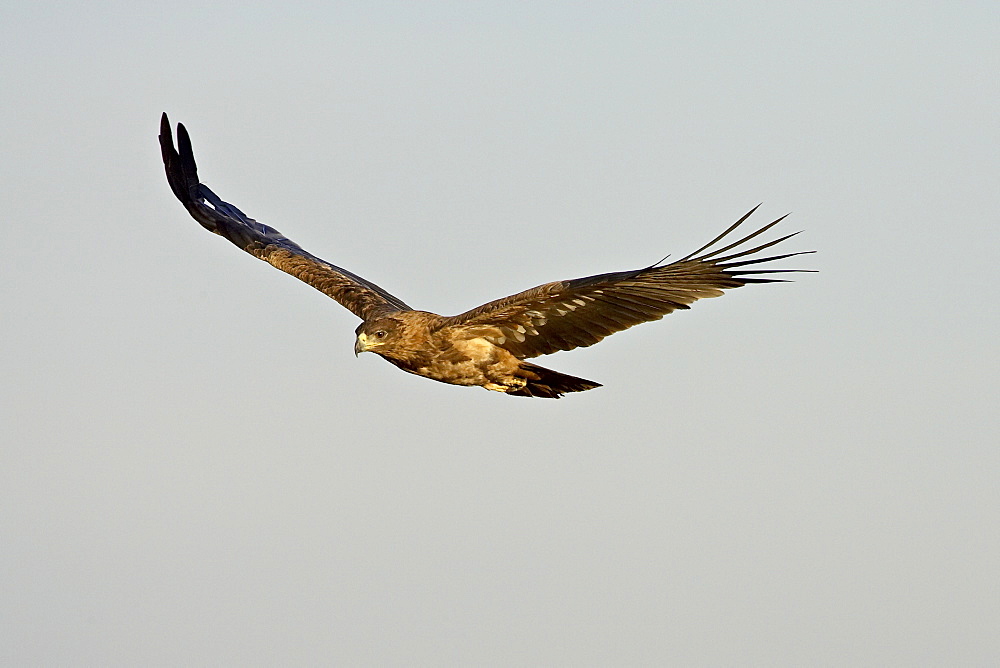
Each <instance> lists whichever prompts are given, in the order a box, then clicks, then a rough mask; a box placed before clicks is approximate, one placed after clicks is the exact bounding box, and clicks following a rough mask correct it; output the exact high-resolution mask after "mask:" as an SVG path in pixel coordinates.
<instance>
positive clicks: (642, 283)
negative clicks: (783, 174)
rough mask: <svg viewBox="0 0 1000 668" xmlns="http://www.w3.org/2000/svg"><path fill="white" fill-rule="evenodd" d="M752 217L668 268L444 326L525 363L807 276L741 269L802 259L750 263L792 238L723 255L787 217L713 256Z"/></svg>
mask: <svg viewBox="0 0 1000 668" xmlns="http://www.w3.org/2000/svg"><path fill="white" fill-rule="evenodd" d="M757 206H760V205H759V204H758V205H757ZM756 210H757V207H754V208H753V209H751V210H750V211H749V212H748V213H747V214H746V215H744V216H743V217H742V218H740V219H739V220H737V221H736V222H735V223H734V224H733V225H731V226H730V227H729V229H727V230H726V231H725V232H723V233H722V234H720V235H719V236H718V237H716V238H715V239H713V240H712V241H711V242H710V243H708V244H706V245H704V246H702V247H701V248H699V249H698V250H696V251H695V252H693V253H691V254H690V255H688V256H687V257H684V258H682V259H680V260H677V261H675V262H671V263H670V264H664V265H661V264H655V265H652V266H649V267H645V268H643V269H635V270H632V271H620V272H614V273H610V274H600V275H598V276H588V277H586V278H577V279H573V280H569V281H556V282H554V283H546V284H545V285H540V286H538V287H536V288H532V289H531V290H526V291H524V292H521V293H519V294H516V295H512V296H510V297H505V298H503V299H498V300H496V301H492V302H489V303H488V304H483V305H482V306H480V307H478V308H475V309H472V310H471V311H468V312H466V313H462V314H461V315H456V316H454V317H451V318H447V319H446V320H445V322H444V326H446V327H448V326H452V327H456V328H463V327H468V328H470V330H471V331H472V332H474V333H476V334H477V335H478V336H482V337H483V338H485V339H487V340H488V341H491V342H492V343H494V344H495V345H498V346H500V347H502V348H504V349H506V350H507V351H509V352H510V353H511V354H513V355H514V356H515V357H517V358H519V359H527V358H530V357H537V356H538V355H548V354H550V353H554V352H556V351H559V350H572V349H573V348H579V347H583V346H591V345H593V344H595V343H597V342H598V341H600V340H601V339H603V338H604V337H606V336H608V335H609V334H613V333H615V332H620V331H622V330H624V329H628V328H629V327H632V326H633V325H638V324H639V323H642V322H649V321H651V320H659V319H660V318H662V317H663V316H664V315H666V314H667V313H670V312H671V311H674V310H675V309H686V308H690V307H689V304H691V303H692V302H694V301H696V300H698V299H701V298H703V297H718V296H719V295H721V294H722V291H723V290H728V289H729V288H738V287H740V286H743V285H746V284H747V283H774V282H779V281H781V280H782V279H780V278H772V277H768V276H765V275H764V274H774V273H785V272H795V271H804V270H797V269H743V268H742V267H746V266H751V265H759V264H761V263H764V262H770V261H772V260H780V259H783V258H787V257H792V256H794V255H802V254H803V253H785V254H782V255H772V256H769V257H758V258H748V256H750V255H753V254H754V253H758V252H760V251H762V250H764V249H766V248H770V247H771V246H774V245H776V244H779V243H781V242H782V241H784V240H786V239H788V238H789V237H792V236H795V234H798V233H797V232H796V233H793V234H789V235H786V236H783V237H781V238H780V239H775V240H773V241H769V242H767V243H764V244H761V245H758V246H756V247H754V248H749V249H744V250H737V251H736V252H734V253H731V254H729V255H724V253H726V252H727V251H730V250H734V249H736V248H737V247H739V246H742V245H743V244H744V243H746V242H748V241H750V240H751V239H753V238H755V237H757V236H758V235H760V234H763V233H764V232H766V231H767V230H769V229H771V228H772V227H774V226H775V225H777V224H778V223H779V222H781V220H782V219H784V217H785V216H782V217H781V218H778V220H775V221H774V222H772V223H769V224H767V225H765V226H764V227H761V228H760V229H758V230H756V231H755V232H753V233H751V234H748V235H747V236H745V237H743V238H741V239H739V240H738V241H734V242H732V243H729V244H728V245H725V246H722V247H721V248H716V249H714V250H710V249H711V248H712V247H713V246H715V245H716V244H717V243H719V242H720V241H722V240H723V239H724V238H725V237H726V236H728V235H729V234H730V233H731V232H733V231H734V230H735V229H736V228H737V227H739V226H740V225H741V224H742V223H743V222H744V221H745V220H746V219H747V218H749V217H750V214H752V213H753V212H754V211H756ZM786 215H787V214H786ZM804 252H813V251H804Z"/></svg>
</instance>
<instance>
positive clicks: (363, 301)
mask: <svg viewBox="0 0 1000 668" xmlns="http://www.w3.org/2000/svg"><path fill="white" fill-rule="evenodd" d="M160 149H161V151H162V153H163V166H164V168H165V169H166V171H167V181H169V183H170V189H171V190H173V191H174V195H176V196H177V199H179V200H180V201H181V204H183V205H184V207H185V208H186V209H187V210H188V212H189V213H190V214H191V216H192V217H193V218H194V219H195V220H197V221H198V222H199V223H201V225H202V227H204V228H205V229H207V230H208V231H210V232H214V233H216V234H218V235H219V236H222V237H225V238H226V239H229V240H230V241H231V242H233V243H234V244H236V245H237V246H239V247H240V248H242V249H243V250H245V251H246V252H248V253H250V254H251V255H253V256H254V257H257V258H260V259H261V260H264V261H265V262H268V263H269V264H271V265H273V266H275V267H277V268H278V269H280V270H282V271H284V272H286V273H289V274H291V275H292V276H295V277H296V278H298V279H299V280H302V281H305V282H306V283H308V284H309V285H311V286H313V287H314V288H316V289H317V290H319V291H320V292H322V293H324V294H326V295H329V296H330V297H332V298H333V299H336V300H337V301H338V302H340V303H341V304H343V305H344V306H346V307H347V308H348V309H349V310H350V311H351V312H352V313H354V314H355V315H357V316H358V317H359V318H361V319H363V320H368V319H370V318H373V317H378V316H379V315H381V314H384V313H390V312H393V311H408V310H411V309H410V307H409V306H407V305H406V304H404V303H403V302H402V300H400V299H399V298H398V297H394V296H393V295H391V294H389V293H388V292H386V291H385V290H383V289H382V288H380V287H379V286H377V285H375V284H374V283H372V282H371V281H367V280H365V279H363V278H361V277H360V276H358V275H356V274H352V273H351V272H349V271H347V270H346V269H341V268H340V267H337V266H335V265H332V264H330V263H329V262H325V261H324V260H321V259H320V258H318V257H316V256H315V255H312V254H311V253H307V252H306V251H304V250H302V248H300V247H299V246H298V244H296V243H295V242H293V241H291V240H290V239H288V238H286V237H285V236H284V235H282V234H281V233H280V232H278V231H277V230H276V229H274V228H273V227H269V226H267V225H264V224H263V223H258V222H257V221H256V220H254V219H253V218H250V217H248V216H246V215H245V214H244V213H243V212H242V211H240V210H239V209H237V208H236V207H235V206H233V205H232V204H229V203H228V202H224V201H222V200H221V199H219V197H218V196H217V195H216V194H215V193H213V192H212V191H211V190H209V188H208V186H206V185H204V184H202V183H199V182H198V167H197V165H196V164H195V162H194V153H193V152H192V150H191V139H190V138H189V137H188V133H187V130H186V129H185V128H184V125H183V124H178V125H177V148H174V139H173V135H172V134H171V132H170V121H168V120H167V115H166V114H165V113H164V114H163V116H162V118H161V119H160Z"/></svg>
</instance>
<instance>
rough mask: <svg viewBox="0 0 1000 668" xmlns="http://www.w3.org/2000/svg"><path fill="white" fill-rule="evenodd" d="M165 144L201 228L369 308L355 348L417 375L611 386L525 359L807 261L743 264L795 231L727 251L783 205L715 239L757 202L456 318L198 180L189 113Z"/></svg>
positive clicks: (518, 387)
mask: <svg viewBox="0 0 1000 668" xmlns="http://www.w3.org/2000/svg"><path fill="white" fill-rule="evenodd" d="M160 148H161V150H162V153H163V164H164V167H165V168H166V172H167V181H168V182H169V183H170V188H171V190H173V192H174V195H176V196H177V199H179V200H180V201H181V203H182V204H183V205H184V207H185V208H186V209H187V210H188V213H190V214H191V216H192V217H194V219H195V220H197V221H198V222H199V223H201V225H202V227H204V228H205V229H207V230H209V231H210V232H214V233H216V234H218V235H220V236H222V237H225V238H226V239H228V240H229V241H231V242H232V243H234V244H236V245H237V246H239V247H240V248H242V249H243V250H245V251H246V252H248V253H250V254H251V255H253V256H254V257H257V258H259V259H261V260H264V261H266V262H267V263H269V264H271V265H273V266H274V267H277V268H278V269H280V270H282V271H284V272H287V273H289V274H291V275H292V276H295V277H296V278H298V279H300V280H302V281H305V282H306V283H308V284H309V285H311V286H313V287H314V288H316V289H317V290H319V291H320V292H323V293H324V294H326V295H328V296H330V297H332V298H333V299H335V300H337V301H338V302H340V303H341V304H342V305H343V306H345V307H346V308H347V309H348V310H349V311H351V312H352V313H354V315H356V316H358V317H359V318H361V320H362V323H361V324H360V325H359V326H358V328H357V330H356V332H355V333H356V335H357V339H356V342H355V344H354V352H355V354H358V353H361V352H369V351H370V352H373V353H376V354H377V355H380V356H381V357H382V358H384V359H386V360H388V361H389V362H391V363H392V364H394V365H396V366H397V367H399V368H400V369H402V370H403V371H408V372H409V373H413V374H416V375H418V376H424V377H425V378H430V379H432V380H437V381H440V382H442V383H451V384H454V385H478V386H480V387H484V388H486V389H487V390H494V391H497V392H505V393H507V394H513V395H517V396H522V397H549V398H559V397H561V396H562V395H563V394H565V393H566V392H581V391H583V390H589V389H592V388H595V387H600V383H595V382H594V381H591V380H584V379H583V378H576V377H574V376H569V375H566V374H563V373H559V372H556V371H552V370H550V369H546V368H544V367H541V366H538V365H536V364H531V363H530V362H525V361H524V360H526V359H529V358H532V357H537V356H539V355H548V354H550V353H554V352H556V351H558V350H572V349H573V348H579V347H583V346H590V345H593V344H595V343H597V342H598V341H600V340H601V339H603V338H604V337H606V336H608V335H609V334H613V333H615V332H620V331H622V330H624V329H628V328H629V327H631V326H633V325H637V324H639V323H642V322H648V321H651V320H659V319H660V318H662V317H663V316H664V315H666V314H667V313H670V312H671V311H673V310H675V309H686V308H689V306H688V305H689V304H691V303H692V302H694V301H695V300H698V299H701V298H703V297H717V296H719V295H721V294H722V291H723V290H727V289H729V288H737V287H740V286H742V285H746V284H747V283H773V282H777V281H780V280H781V279H779V278H774V277H770V276H767V274H774V273H779V272H790V271H798V270H792V269H744V268H743V267H747V266H752V265H759V264H761V263H764V262H770V261H773V260H780V259H782V258H787V257H791V256H793V255H800V254H802V253H785V254H782V255H772V256H769V257H758V258H749V259H748V256H750V255H753V254H754V253H757V252H759V251H762V250H764V249H766V248H770V247H771V246H774V245H776V244H778V243H781V242H782V241H784V240H785V239H788V238H789V237H791V236H794V234H789V235H786V236H783V237H781V238H779V239H775V240H773V241H769V242H767V243H763V244H760V245H758V246H756V247H753V248H749V249H743V248H741V249H739V250H735V252H733V253H730V254H729V255H725V253H726V252H727V251H731V250H734V249H737V248H738V247H741V246H742V245H743V244H745V243H746V242H748V241H750V240H751V239H753V238H755V237H757V236H758V235H760V234H762V233H764V232H766V231H767V230H769V229H771V228H772V227H774V226H775V225H777V224H778V223H779V222H780V221H781V220H782V219H783V218H784V216H782V217H781V218H779V219H778V220H775V221H774V222H772V223H769V224H767V225H765V226H763V227H761V228H760V229H758V230H756V231H754V232H753V233H751V234H748V235H746V236H745V237H742V238H740V239H739V240H738V241H734V242H732V243H728V244H726V245H724V246H722V247H720V248H714V249H713V247H714V246H715V245H716V244H718V243H719V242H721V241H722V240H723V239H724V238H726V237H727V235H729V234H730V233H731V232H733V231H734V230H735V229H736V228H737V227H739V226H740V225H741V224H742V223H743V222H744V221H745V220H746V219H747V218H748V217H749V216H750V214H752V213H753V212H754V211H755V210H756V208H757V207H754V208H753V209H751V210H750V212H748V213H747V214H746V215H744V216H743V217H742V218H740V219H739V220H737V221H736V222H735V223H734V224H733V225H731V226H730V227H729V228H728V229H727V230H726V231H725V232H723V233H722V234H720V235H719V236H718V237H716V238H715V239H713V240H712V241H711V242H710V243H708V244H706V245H704V246H703V247H701V248H699V249H698V250H696V251H695V252H693V253H691V254H690V255H687V256H686V257H684V258H681V259H680V260H676V261H674V262H671V263H669V264H660V263H657V264H654V265H651V266H648V267H644V268H642V269H633V270H631V271H618V272H612V273H609V274H599V275H597V276H587V277H585V278H577V279H573V280H567V281H555V282H553V283H546V284H545V285H539V286H538V287H536V288H532V289H530V290H526V291H524V292H520V293H518V294H516V295H512V296H510V297H504V298H503V299H497V300H496V301H491V302H489V303H487V304H483V305H482V306H478V307H476V308H474V309H472V310H471V311H466V312H465V313H462V314H460V315H456V316H451V317H445V316H440V315H437V314H434V313H428V312H427V311H417V310H414V309H411V308H410V307H409V306H407V305H406V304H405V303H403V301H402V300H400V299H399V298H398V297H396V296H394V295H392V294H390V293H389V292H387V291H385V290H384V289H382V288H380V287H379V286H377V285H375V284H374V283H372V282H371V281H369V280H367V279H364V278H362V277H360V276H358V275H356V274H353V273H351V272H349V271H347V270H346V269H341V268H340V267H337V266H335V265H332V264H330V263H329V262H326V261H324V260H321V259H320V258H318V257H316V256H315V255H312V254H311V253H308V252H306V251H305V250H303V249H302V248H300V247H299V246H298V245H297V244H295V243H294V242H292V241H291V240H290V239H288V238H286V237H285V236H284V235H282V234H281V233H280V232H278V231H277V230H276V229H274V228H273V227H269V226H268V225H264V224H263V223H258V222H257V221H256V220H253V219H252V218H249V217H248V216H246V215H245V214H244V213H243V212H242V211H240V210H239V209H237V208H236V207H235V206H233V205H232V204H229V203H228V202H224V201H222V200H221V199H219V197H218V196H216V194H215V193H213V192H212V191H211V190H209V188H208V186H206V185H204V184H202V183H200V182H199V181H198V170H197V166H196V165H195V161H194V153H193V152H192V150H191V139H190V138H189V136H188V133H187V130H186V129H185V128H184V125H183V124H179V125H178V126H177V148H175V147H174V140H173V135H172V133H171V131H170V122H169V121H168V120H167V115H166V114H163V117H162V118H161V121H160ZM758 206H759V205H758Z"/></svg>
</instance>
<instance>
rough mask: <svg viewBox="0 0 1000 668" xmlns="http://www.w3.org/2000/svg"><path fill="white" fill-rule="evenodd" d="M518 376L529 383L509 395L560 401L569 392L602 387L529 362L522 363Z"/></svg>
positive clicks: (590, 381)
mask: <svg viewBox="0 0 1000 668" xmlns="http://www.w3.org/2000/svg"><path fill="white" fill-rule="evenodd" d="M518 375H522V376H523V378H524V379H525V380H526V381H527V383H525V385H524V387H521V388H518V389H516V390H510V391H508V392H507V394H512V395H514V396H517V397H544V398H546V399H558V398H559V397H561V396H562V395H564V394H566V393H567V392H583V391H584V390H592V389H594V388H595V387H601V384H600V383H595V382H594V381H592V380H586V379H584V378H577V377H576V376H569V375H566V374H564V373H559V372H558V371H553V370H552V369H546V368H545V367H542V366H537V365H535V364H529V363H528V362H522V363H521V365H520V374H518Z"/></svg>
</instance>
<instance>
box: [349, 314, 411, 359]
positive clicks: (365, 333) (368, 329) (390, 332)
mask: <svg viewBox="0 0 1000 668" xmlns="http://www.w3.org/2000/svg"><path fill="white" fill-rule="evenodd" d="M403 329H404V327H403V323H402V322H400V321H399V320H397V319H396V318H379V319H378V320H373V321H371V322H363V323H361V324H360V325H359V326H358V328H357V330H356V331H355V333H356V334H357V336H358V338H357V340H355V342H354V355H355V357H356V356H358V355H360V354H361V353H365V352H373V353H381V354H385V353H387V352H389V351H390V350H391V348H392V345H393V344H394V343H395V342H397V341H398V340H399V337H400V334H401V333H402V331H403Z"/></svg>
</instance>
